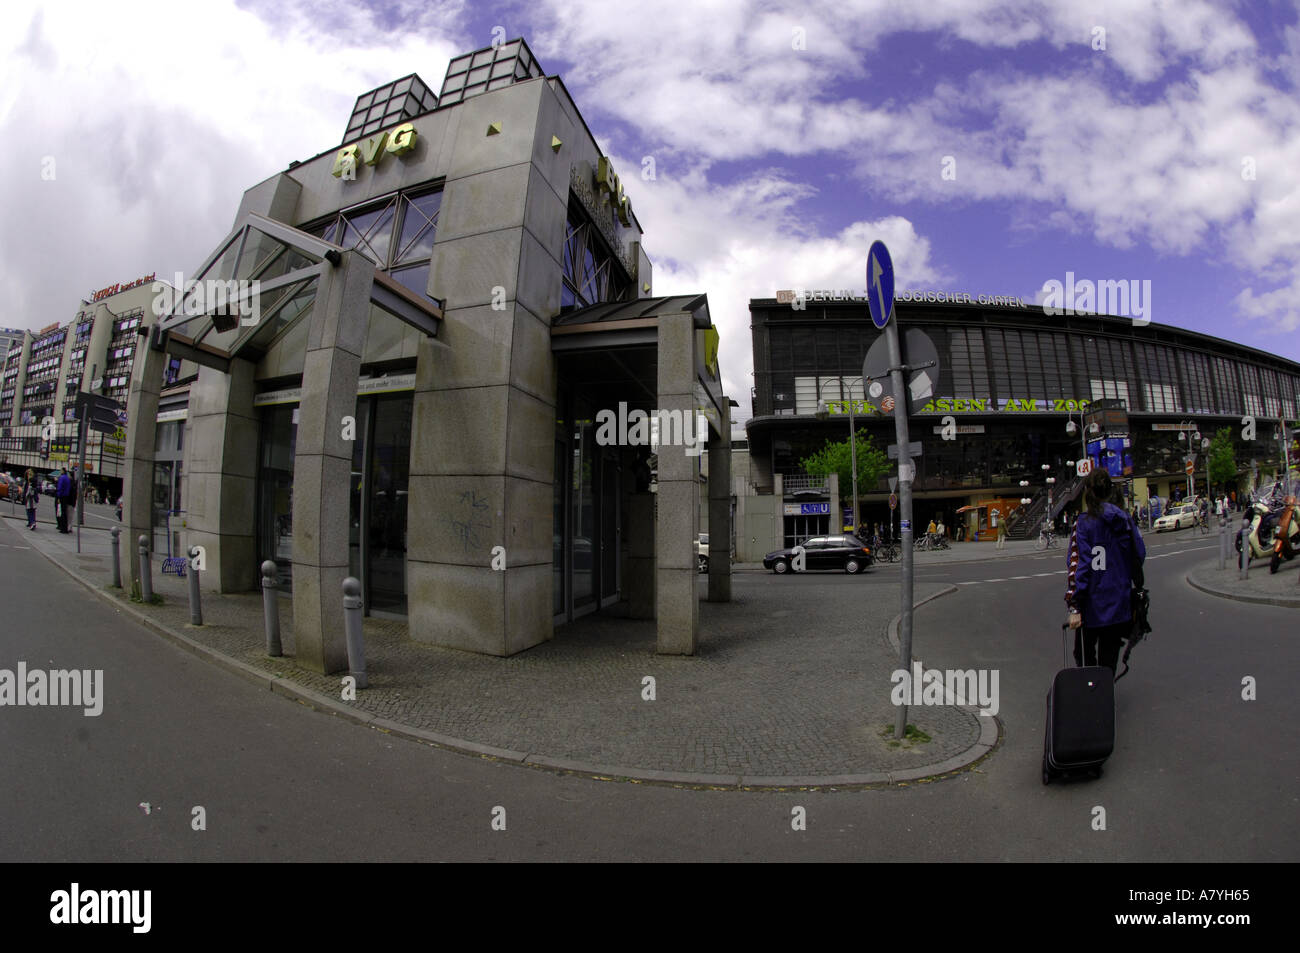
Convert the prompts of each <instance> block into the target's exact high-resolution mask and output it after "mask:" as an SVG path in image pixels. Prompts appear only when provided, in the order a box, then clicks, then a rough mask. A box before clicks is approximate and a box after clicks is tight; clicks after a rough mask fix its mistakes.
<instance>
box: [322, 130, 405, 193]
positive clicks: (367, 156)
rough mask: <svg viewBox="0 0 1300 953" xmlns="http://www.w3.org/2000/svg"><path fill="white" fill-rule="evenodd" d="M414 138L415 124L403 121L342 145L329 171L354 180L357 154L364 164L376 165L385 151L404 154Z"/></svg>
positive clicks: (339, 176) (337, 176)
mask: <svg viewBox="0 0 1300 953" xmlns="http://www.w3.org/2000/svg"><path fill="white" fill-rule="evenodd" d="M416 138H417V133H416V131H415V126H414V125H413V124H412V123H409V122H404V123H402V124H401V125H400V126H398V127H397V128H396V129H391V130H389V131H388V132H381V133H380V134H379V135H377V136H371V137H370V138H369V139H362V140H361V141H360V142H354V143H352V145H350V146H344V147H343V148H342V149H340V150H339V153H338V155H337V156H336V157H335V159H334V168H333V169H332V170H331V172H332V173H333V174H334V176H335V177H336V178H341V179H347V180H349V181H352V180H355V179H356V177H357V156H358V155H359V156H361V161H362V162H364V163H365V164H366V165H376V164H377V163H378V162H379V160H380V159H382V158H383V157H384V156H385V155H386V154H387V153H390V152H391V153H392V154H393V155H395V156H404V155H406V154H407V153H408V152H410V151H411V150H412V149H414V148H415V140H416Z"/></svg>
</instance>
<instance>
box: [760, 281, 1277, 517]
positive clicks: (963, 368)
mask: <svg viewBox="0 0 1300 953" xmlns="http://www.w3.org/2000/svg"><path fill="white" fill-rule="evenodd" d="M782 297H783V298H789V297H790V296H789V295H783V296H782ZM799 303H800V304H802V305H803V307H802V308H800V307H795V306H792V303H790V302H789V301H788V300H783V301H777V300H776V299H770V298H769V299H754V300H751V302H750V313H751V318H752V320H751V325H752V328H753V348H754V390H753V414H754V416H753V418H752V419H751V420H750V421H749V422H748V424H747V425H746V432H747V435H748V438H749V448H750V455H751V460H750V473H751V477H750V482H751V485H752V487H753V489H754V492H756V493H759V494H762V493H767V492H771V491H772V488H773V485H774V483H775V482H776V481H775V479H774V478H775V477H776V476H777V475H781V476H782V478H783V479H782V481H781V482H782V485H783V488H784V489H783V495H784V496H785V498H786V506H785V512H786V515H785V522H786V524H787V525H786V526H785V533H784V535H785V536H786V537H790V538H793V537H796V536H799V535H801V534H804V533H816V532H828V531H832V530H835V531H838V529H839V526H838V525H834V526H832V525H831V522H832V518H831V517H830V516H829V515H825V516H821V515H811V516H810V515H799V514H798V513H792V512H791V511H792V510H799V509H802V510H804V511H805V512H807V513H813V512H815V511H816V510H818V509H823V510H826V509H829V510H831V511H832V512H835V513H836V514H837V516H838V515H839V514H840V513H841V510H840V509H838V508H837V507H836V506H835V505H834V503H833V502H831V505H830V506H829V507H827V506H822V507H818V506H816V505H815V504H807V502H806V501H808V500H812V499H814V498H818V499H825V494H824V493H823V494H822V495H821V496H818V493H817V489H816V487H813V488H812V489H807V481H801V476H800V475H801V473H802V466H801V463H800V461H801V460H802V459H803V458H804V457H806V456H807V455H808V454H809V453H811V452H812V451H814V450H816V449H817V448H819V447H820V446H821V445H823V444H824V443H825V441H826V440H828V439H835V440H843V439H845V438H846V437H847V435H848V431H849V419H848V414H849V410H850V406H849V403H850V401H851V402H853V406H852V410H853V412H854V415H855V417H856V421H857V424H858V426H859V429H862V428H865V429H866V430H867V431H868V432H870V433H871V434H872V436H873V438H874V440H875V443H876V445H877V446H878V447H881V448H884V447H886V446H887V445H889V444H893V443H894V442H895V432H894V423H893V414H892V413H889V414H887V413H885V412H884V411H883V409H882V406H881V405H882V404H883V403H884V401H883V400H882V399H881V397H880V395H879V394H877V393H873V384H872V381H867V382H866V384H865V386H864V383H863V372H864V362H866V363H867V364H868V365H873V364H881V363H887V362H884V361H883V360H882V356H881V355H882V350H883V343H884V342H883V334H882V332H880V331H877V330H876V328H875V326H874V325H873V324H872V322H871V319H870V316H869V315H868V312H867V307H866V302H865V300H852V299H850V300H842V301H814V300H807V299H805V300H803V301H801V302H799ZM895 315H896V318H897V320H898V322H899V330H900V333H901V335H902V340H903V342H904V348H905V352H906V353H905V354H904V360H905V361H906V362H908V363H922V362H923V361H922V359H923V358H928V359H929V360H933V361H934V365H933V366H932V367H930V368H927V369H925V370H923V371H917V372H913V373H912V375H911V379H910V381H909V386H910V388H911V390H912V392H913V401H912V404H911V412H910V417H909V422H910V437H911V440H912V441H914V442H916V441H919V442H920V444H921V446H922V452H921V455H920V456H919V457H917V458H916V459H915V465H916V481H915V484H914V489H915V493H916V509H915V514H916V519H917V520H918V521H920V522H921V523H922V525H924V523H925V522H928V520H929V519H930V518H931V517H932V516H934V515H935V514H940V515H943V516H944V517H945V522H946V524H947V525H948V526H949V527H953V526H956V525H957V523H956V520H958V519H960V520H962V521H963V523H967V522H969V523H970V524H971V525H970V526H967V527H966V528H967V529H968V530H969V531H971V532H973V531H974V530H976V529H979V528H980V527H979V525H977V524H978V521H979V520H980V519H986V518H987V516H986V514H982V513H981V512H980V511H979V510H968V511H966V512H965V513H962V514H958V513H957V510H958V509H960V508H962V507H964V506H975V505H977V504H979V503H980V502H981V501H987V500H990V499H995V498H996V499H1006V498H1027V497H1033V498H1035V501H1036V507H1037V510H1036V512H1035V515H1036V516H1041V512H1038V511H1041V510H1044V509H1045V508H1046V496H1047V488H1048V484H1047V478H1048V477H1051V478H1052V480H1053V483H1052V489H1053V491H1054V495H1053V499H1052V509H1053V510H1054V512H1055V513H1056V514H1059V513H1060V512H1061V510H1062V508H1063V507H1065V506H1067V505H1069V502H1070V500H1071V499H1072V497H1073V495H1074V494H1075V493H1077V489H1078V481H1077V479H1075V478H1076V476H1077V469H1078V467H1077V465H1076V462H1077V461H1078V460H1079V459H1081V458H1082V457H1083V456H1084V454H1085V453H1086V454H1087V456H1088V457H1089V458H1090V460H1091V461H1092V463H1093V465H1097V466H1103V467H1105V468H1107V469H1108V470H1109V472H1110V473H1111V474H1112V475H1113V476H1115V477H1116V478H1117V479H1119V481H1120V482H1121V484H1122V485H1123V486H1124V487H1125V490H1126V492H1127V493H1128V494H1130V497H1131V498H1132V499H1134V500H1138V501H1144V500H1146V499H1148V498H1149V496H1151V495H1156V496H1159V497H1161V498H1165V499H1168V498H1170V497H1172V498H1178V497H1180V496H1182V495H1183V494H1184V493H1186V492H1187V491H1188V489H1189V487H1188V477H1187V474H1186V469H1187V462H1188V461H1187V458H1188V456H1189V449H1191V450H1195V451H1196V452H1197V454H1198V455H1197V457H1196V459H1195V461H1193V463H1192V467H1193V469H1194V480H1195V483H1194V487H1192V489H1194V491H1195V492H1196V493H1197V494H1203V493H1204V485H1205V484H1204V481H1205V462H1206V458H1205V452H1204V449H1203V448H1202V447H1201V446H1200V445H1199V444H1200V441H1199V440H1196V439H1195V438H1194V435H1195V434H1198V433H1199V434H1200V440H1205V439H1207V438H1208V437H1210V436H1211V435H1212V434H1213V433H1214V432H1215V431H1217V430H1219V429H1220V428H1222V427H1225V426H1226V427H1230V428H1231V429H1232V432H1233V435H1234V441H1235V443H1236V457H1237V461H1238V465H1239V467H1240V468H1241V476H1240V479H1239V481H1238V482H1239V484H1240V488H1245V487H1246V486H1247V485H1248V484H1249V483H1250V481H1251V480H1252V479H1255V480H1262V479H1263V477H1264V476H1266V475H1267V474H1269V473H1273V472H1276V471H1277V470H1279V469H1280V467H1281V464H1280V460H1281V457H1282V445H1281V442H1280V440H1279V437H1280V436H1282V435H1283V434H1285V433H1286V432H1287V431H1288V428H1289V426H1290V425H1292V424H1294V422H1295V419H1296V416H1297V413H1298V412H1300V407H1298V406H1297V403H1298V402H1300V365H1298V364H1296V363H1294V362H1292V361H1288V360H1284V359H1282V358H1279V357H1276V356H1274V355H1271V354H1267V353H1265V352H1263V351H1258V350H1255V349H1252V348H1248V347H1243V346H1242V345H1239V344H1235V343H1233V342H1231V341H1224V340H1219V339H1216V338H1212V337H1208V336H1206V335H1203V334H1199V333H1196V332H1192V331H1184V330H1180V329H1177V328H1172V327H1169V326H1166V325H1159V324H1154V323H1148V324H1142V323H1135V322H1133V321H1131V320H1128V319H1124V318H1114V317H1106V316H1096V315H1070V316H1064V315H1057V316H1053V315H1048V314H1045V313H1044V311H1043V309H1042V308H1040V307H1030V306H1023V305H1021V304H1019V303H1015V304H999V305H979V304H966V303H961V304H947V303H943V304H940V303H912V302H903V301H899V302H898V303H897V304H896V305H895ZM866 370H867V372H868V375H869V376H870V377H874V376H875V374H876V373H877V370H876V369H873V367H872V366H868V367H867V368H866ZM880 370H883V368H881V369H880ZM822 404H824V406H822V407H821V408H820V409H821V411H822V413H821V414H820V415H819V414H818V410H819V405H822ZM1247 416H1251V417H1254V418H1255V421H1256V428H1255V433H1256V439H1255V440H1254V441H1249V440H1243V439H1242V432H1243V419H1242V418H1243V417H1247ZM945 430H946V434H945ZM945 435H946V436H948V437H950V438H952V439H944V437H945ZM1180 435H1181V437H1180ZM1190 445H1195V446H1190ZM1252 461H1254V464H1255V465H1254V467H1253V469H1252ZM1023 484H1028V486H1025V485H1023ZM792 487H793V488H795V490H794V491H793V492H792V491H791V488H792ZM800 487H803V488H804V489H802V491H800V490H799V489H798V488H800ZM1216 489H1218V487H1217V486H1216ZM859 493H860V497H861V499H862V501H863V503H862V515H861V518H860V522H861V523H862V524H865V525H871V526H874V524H875V523H876V522H882V523H883V522H885V521H886V520H887V519H888V516H889V510H888V506H887V498H888V488H887V487H885V486H879V485H872V486H862V487H860V490H859ZM849 496H850V491H849V489H848V487H840V488H839V497H840V500H839V501H838V502H839V503H840V504H841V505H842V506H843V507H845V508H847V507H848V506H849V504H848V502H846V501H847V500H848V498H849ZM800 500H803V501H805V504H806V505H804V506H802V507H799V506H798V505H797V504H798V503H799V501H800ZM828 502H830V501H828ZM1026 525H1028V524H1026Z"/></svg>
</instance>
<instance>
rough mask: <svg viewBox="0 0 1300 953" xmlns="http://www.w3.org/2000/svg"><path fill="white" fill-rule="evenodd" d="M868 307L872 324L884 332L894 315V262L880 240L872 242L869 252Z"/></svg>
mask: <svg viewBox="0 0 1300 953" xmlns="http://www.w3.org/2000/svg"><path fill="white" fill-rule="evenodd" d="M867 307H868V308H869V309H870V310H871V322H872V323H873V324H874V325H875V326H876V327H878V328H880V329H881V330H884V327H885V325H886V324H888V323H889V317H890V315H892V314H893V313H894V261H893V259H892V258H890V257H889V249H888V248H886V247H885V243H884V242H882V241H879V240H877V241H874V242H872V243H871V250H870V251H869V252H867Z"/></svg>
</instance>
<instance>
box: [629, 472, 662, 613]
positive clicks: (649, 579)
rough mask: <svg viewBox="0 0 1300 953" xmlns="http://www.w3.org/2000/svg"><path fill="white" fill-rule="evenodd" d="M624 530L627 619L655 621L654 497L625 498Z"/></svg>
mask: <svg viewBox="0 0 1300 953" xmlns="http://www.w3.org/2000/svg"><path fill="white" fill-rule="evenodd" d="M627 526H628V532H629V533H630V534H631V538H630V539H629V540H628V546H629V552H628V560H627V572H626V573H625V574H624V576H623V588H624V591H625V592H626V594H627V605H628V612H627V614H628V618H630V619H653V618H654V617H655V497H654V494H653V493H633V494H631V495H630V496H629V497H628V498H627Z"/></svg>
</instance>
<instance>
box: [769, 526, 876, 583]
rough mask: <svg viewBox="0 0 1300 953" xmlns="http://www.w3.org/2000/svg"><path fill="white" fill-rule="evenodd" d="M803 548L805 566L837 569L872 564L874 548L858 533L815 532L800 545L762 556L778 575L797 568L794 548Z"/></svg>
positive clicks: (855, 569) (852, 570)
mask: <svg viewBox="0 0 1300 953" xmlns="http://www.w3.org/2000/svg"><path fill="white" fill-rule="evenodd" d="M800 548H802V550H803V556H804V560H803V561H804V569H807V570H817V569H837V570H843V571H844V572H847V573H850V574H852V573H858V572H861V571H862V570H864V569H866V568H867V567H868V566H870V565H871V562H872V556H871V548H870V547H869V546H868V545H867V544H866V543H864V542H863V541H862V540H860V539H858V537H856V536H849V535H844V536H812V537H810V538H808V539H805V540H804V541H803V542H802V543H800V544H799V545H798V546H795V547H791V548H790V549H778V550H776V551H775V552H771V553H768V554H767V555H766V556H764V557H763V568H764V569H770V570H772V572H774V573H776V574H777V575H778V576H780V575H784V574H785V573H787V572H790V571H791V570H793V569H794V565H795V555H796V553H795V550H796V549H800Z"/></svg>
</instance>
